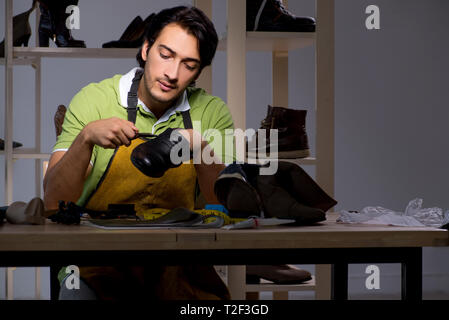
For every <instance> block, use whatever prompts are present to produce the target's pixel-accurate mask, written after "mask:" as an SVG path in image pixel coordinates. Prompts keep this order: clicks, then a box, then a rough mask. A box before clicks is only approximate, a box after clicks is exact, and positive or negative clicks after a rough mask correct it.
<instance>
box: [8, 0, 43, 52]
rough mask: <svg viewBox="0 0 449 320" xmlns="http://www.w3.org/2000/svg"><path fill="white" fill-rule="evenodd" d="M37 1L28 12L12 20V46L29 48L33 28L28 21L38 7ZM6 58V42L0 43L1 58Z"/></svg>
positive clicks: (34, 1)
mask: <svg viewBox="0 0 449 320" xmlns="http://www.w3.org/2000/svg"><path fill="white" fill-rule="evenodd" d="M36 3H37V0H33V5H32V6H31V8H30V9H29V10H28V11H25V12H23V13H21V14H18V15H16V16H14V17H13V18H12V45H13V46H14V47H21V46H22V45H23V46H24V47H28V41H29V40H30V37H31V26H30V22H29V21H28V19H29V17H30V14H31V12H32V11H33V10H34V9H35V7H36ZM4 56H5V40H3V41H2V42H1V43H0V57H4Z"/></svg>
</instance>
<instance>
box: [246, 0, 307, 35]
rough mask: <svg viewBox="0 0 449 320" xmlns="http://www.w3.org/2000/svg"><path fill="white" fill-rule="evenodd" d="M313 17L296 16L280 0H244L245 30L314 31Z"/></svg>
mask: <svg viewBox="0 0 449 320" xmlns="http://www.w3.org/2000/svg"><path fill="white" fill-rule="evenodd" d="M315 25H316V23H315V19H314V18H312V17H297V16H295V15H293V14H292V13H290V12H289V11H288V10H287V9H286V8H285V7H284V5H283V4H282V1H281V0H246V30H247V31H277V32H315Z"/></svg>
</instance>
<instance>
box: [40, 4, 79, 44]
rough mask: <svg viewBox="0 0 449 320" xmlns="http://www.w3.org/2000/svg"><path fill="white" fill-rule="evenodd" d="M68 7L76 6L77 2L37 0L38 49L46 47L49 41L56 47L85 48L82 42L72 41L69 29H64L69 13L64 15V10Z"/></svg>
mask: <svg viewBox="0 0 449 320" xmlns="http://www.w3.org/2000/svg"><path fill="white" fill-rule="evenodd" d="M70 5H78V0H62V1H61V0H39V9H40V12H41V16H40V20H39V46H40V47H48V46H49V45H50V41H49V40H50V39H51V40H52V41H53V42H54V43H55V44H56V46H58V47H74V48H85V47H86V43H85V42H84V41H83V40H76V39H74V38H73V37H72V33H71V31H70V29H67V27H66V20H67V18H68V17H69V15H70V13H66V12H65V10H66V8H67V7H68V6H70Z"/></svg>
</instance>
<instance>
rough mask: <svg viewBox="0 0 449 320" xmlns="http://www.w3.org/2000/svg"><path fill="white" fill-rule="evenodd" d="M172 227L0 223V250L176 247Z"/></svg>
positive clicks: (153, 248)
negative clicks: (148, 228)
mask: <svg viewBox="0 0 449 320" xmlns="http://www.w3.org/2000/svg"><path fill="white" fill-rule="evenodd" d="M175 243H176V233H175V232H174V231H173V230H168V229H164V230H162V229H160V230H101V229H97V228H93V227H87V226H82V225H81V226H66V225H58V224H55V223H48V224H46V225H35V226H32V225H10V224H6V225H4V226H2V227H1V232H0V251H27V250H30V251H39V250H43V251H56V250H69V251H70V250H81V251H89V250H104V251H110V250H112V251H113V250H166V249H167V250H168V249H173V248H176V245H175Z"/></svg>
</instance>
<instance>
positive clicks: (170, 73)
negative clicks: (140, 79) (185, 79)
mask: <svg viewBox="0 0 449 320" xmlns="http://www.w3.org/2000/svg"><path fill="white" fill-rule="evenodd" d="M179 66H180V64H179V62H176V61H173V62H172V63H170V64H168V65H167V68H166V69H165V76H166V77H167V78H168V80H169V81H170V82H176V81H177V80H178V75H179Z"/></svg>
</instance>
